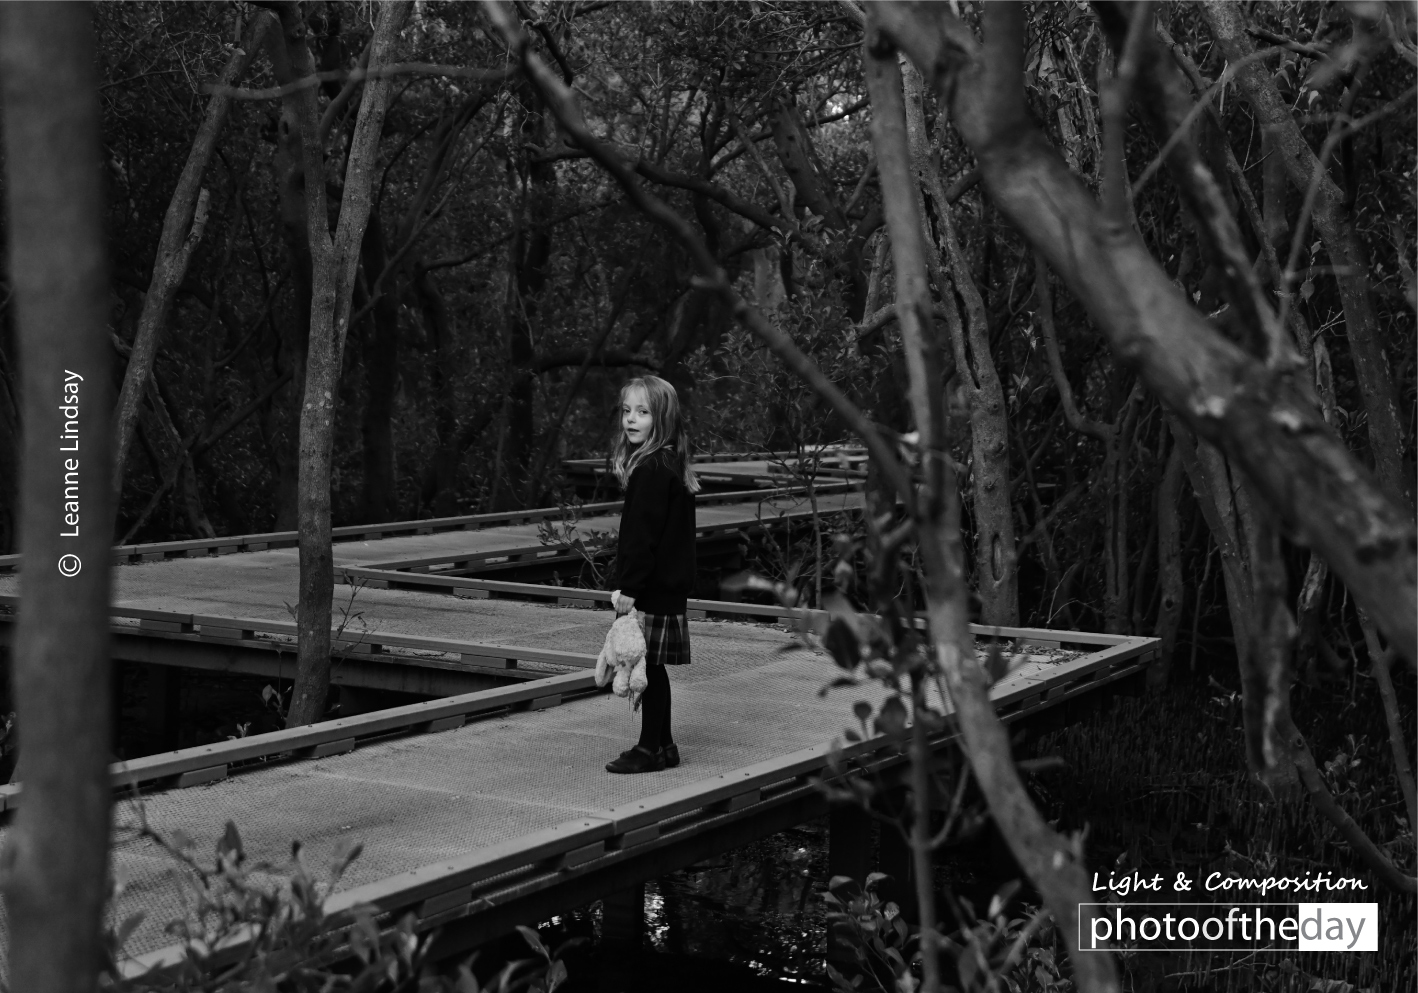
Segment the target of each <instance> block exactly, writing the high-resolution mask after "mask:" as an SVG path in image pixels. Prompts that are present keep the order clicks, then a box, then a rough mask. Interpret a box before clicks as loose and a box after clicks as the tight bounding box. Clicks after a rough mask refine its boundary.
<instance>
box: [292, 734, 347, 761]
mask: <svg viewBox="0 0 1418 993" xmlns="http://www.w3.org/2000/svg"><path fill="white" fill-rule="evenodd" d="M354 750H355V739H354V738H341V739H339V740H338V741H322V742H321V743H320V744H318V745H315V746H314V747H312V748H309V749H306V751H305V752H304V755H305V757H306V758H312V759H323V758H325V756H327V755H343V754H344V753H345V752H352V751H354Z"/></svg>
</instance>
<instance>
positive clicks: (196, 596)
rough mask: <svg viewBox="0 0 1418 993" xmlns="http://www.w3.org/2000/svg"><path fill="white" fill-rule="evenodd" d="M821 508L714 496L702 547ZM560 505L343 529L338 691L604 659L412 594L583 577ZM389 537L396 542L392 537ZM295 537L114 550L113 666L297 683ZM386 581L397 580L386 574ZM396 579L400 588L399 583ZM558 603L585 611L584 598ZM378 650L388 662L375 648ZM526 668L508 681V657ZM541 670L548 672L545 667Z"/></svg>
mask: <svg viewBox="0 0 1418 993" xmlns="http://www.w3.org/2000/svg"><path fill="white" fill-rule="evenodd" d="M817 502H818V511H819V513H822V514H832V513H840V512H855V511H856V510H858V509H859V508H860V507H861V505H862V497H861V494H860V493H859V492H856V491H854V490H852V489H851V488H849V487H843V486H838V487H836V488H835V490H829V491H827V492H824V493H822V494H821V495H820V496H819V497H818V501H817ZM587 510H589V512H590V513H589V515H588V516H586V517H583V518H582V519H581V520H580V521H579V527H580V529H581V533H582V534H584V535H590V534H593V533H594V532H597V531H611V532H613V531H614V530H615V529H616V527H617V526H618V524H619V505H618V504H605V505H596V506H593V507H590V508H587ZM811 513H812V508H811V506H810V504H809V502H808V501H807V500H806V499H805V498H804V497H802V496H801V495H795V494H792V493H783V494H779V495H774V494H771V493H765V494H726V495H720V496H716V497H711V498H706V499H703V500H701V501H700V504H699V506H698V508H697V524H698V530H699V538H700V540H701V542H712V541H716V540H718V541H723V540H729V541H733V540H737V538H736V536H737V535H739V534H742V533H748V532H752V531H755V530H758V529H761V528H765V527H772V526H775V525H777V524H779V523H782V522H788V521H801V520H804V519H806V518H808V517H810V516H811ZM559 517H560V514H559V512H558V511H557V509H556V508H549V509H543V510H533V511H519V512H517V513H514V514H503V515H479V516H476V517H465V518H444V519H440V520H432V521H417V522H405V523H403V524H385V525H371V526H367V527H361V528H345V529H338V530H339V531H341V532H343V533H341V534H339V535H337V537H339V538H340V539H341V540H339V541H337V543H336V544H335V546H334V552H335V564H336V570H337V574H338V575H339V578H340V580H341V581H343V580H345V579H346V573H351V574H357V575H356V578H355V580H354V583H355V585H353V586H350V585H346V586H345V587H344V588H343V589H342V590H337V595H336V617H335V622H336V624H337V625H339V624H341V623H342V622H343V619H344V618H343V614H342V611H347V612H349V613H350V614H351V615H355V614H357V615H358V617H356V618H354V619H353V620H351V621H350V622H349V623H347V624H345V625H344V630H343V632H342V634H343V635H344V638H343V644H344V646H345V649H346V650H345V651H344V652H343V654H344V655H346V656H347V662H346V663H345V664H342V665H341V666H338V667H337V668H336V671H335V674H334V681H335V682H336V684H338V685H346V686H352V687H365V688H375V689H384V690H397V691H402V692H409V693H422V694H448V693H458V692H467V691H471V690H474V689H480V688H485V687H487V686H489V685H494V684H495V683H493V682H490V680H495V681H496V683H501V682H505V681H507V680H509V679H516V678H521V677H524V676H527V675H535V674H537V673H539V672H541V671H543V669H544V667H545V664H551V665H567V664H570V665H575V664H577V663H576V662H575V661H574V660H568V659H564V658H558V657H556V653H557V652H559V651H560V652H566V651H573V652H586V651H590V652H591V653H592V654H594V653H595V652H596V651H597V650H598V649H599V646H598V645H596V646H592V645H591V644H590V642H589V641H586V642H584V643H581V642H578V643H577V645H578V647H575V648H567V647H564V643H563V641H562V638H561V635H560V633H559V632H558V631H556V630H542V629H540V628H538V627H537V626H535V625H534V626H532V627H531V629H530V630H528V629H527V628H526V626H524V625H520V624H517V623H513V624H511V625H510V626H509V625H508V624H504V623H502V622H500V621H499V620H498V619H497V616H496V613H495V611H493V613H491V614H488V613H484V614H482V615H479V616H478V618H477V619H476V620H471V619H470V618H471V615H469V614H468V613H467V611H466V609H465V608H464V607H463V606H461V604H460V602H459V601H456V600H453V601H450V600H449V599H448V598H447V597H443V596H428V595H426V594H424V593H421V592H417V591H415V592H401V591H398V590H396V589H391V588H390V587H391V586H395V587H397V586H398V585H399V583H398V582H397V577H396V576H395V574H396V573H400V572H402V573H417V574H418V575H420V576H423V575H426V576H429V577H430V578H433V577H438V578H447V577H454V576H459V577H471V578H470V579H468V581H466V582H462V583H460V584H459V585H457V586H456V587H452V588H450V590H451V591H452V592H458V593H461V594H463V595H464V596H469V597H487V596H494V597H496V596H520V595H521V594H519V593H517V592H516V588H515V586H512V585H510V584H505V583H498V582H496V581H492V580H489V579H488V578H487V577H490V576H496V575H497V574H498V570H502V569H506V568H508V567H516V566H519V565H520V566H526V565H528V564H532V563H545V562H547V561H551V560H556V561H562V562H565V563H568V571H569V572H571V573H573V574H574V573H575V572H576V571H577V568H578V567H579V563H580V558H579V553H577V552H576V551H575V550H573V549H570V548H568V547H567V546H566V545H565V544H564V543H563V544H555V543H553V544H546V543H543V542H542V541H541V540H540V538H539V534H538V528H539V526H540V525H541V524H542V523H543V522H544V521H546V520H547V519H559ZM390 532H392V536H385V535H386V534H389V533H390ZM294 540H295V538H294V535H293V534H280V535H247V536H242V537H239V538H222V539H216V540H214V541H187V542H165V543H162V544H157V545H138V546H128V547H125V548H119V549H116V550H115V553H114V554H115V559H116V560H117V561H120V562H122V563H126V565H125V567H123V568H119V569H117V570H116V571H115V573H114V607H115V621H114V625H115V626H114V631H115V634H116V635H117V637H116V638H115V643H114V651H115V657H116V658H119V659H123V660H126V661H135V662H146V663H155V664H161V665H176V666H185V667H191V668H202V669H208V670H216V671H226V672H235V673H245V674H254V675H260V676H263V677H268V678H269V677H276V678H289V677H290V676H291V675H292V674H293V672H292V666H293V665H294V655H293V651H292V649H293V639H294V633H295V627H294V619H293V617H292V614H291V610H290V608H289V606H288V605H291V604H294V603H295V601H296V598H297V581H298V578H299V560H298V556H297V552H296V549H295V548H294ZM5 564H9V565H10V566H11V567H12V571H11V572H10V573H8V574H0V644H3V643H6V642H8V639H9V637H10V636H11V633H12V632H11V627H12V625H10V624H8V623H3V622H4V621H8V620H10V619H11V618H12V616H13V615H12V614H11V613H6V612H4V610H3V608H5V607H6V606H7V605H8V606H9V607H10V608H13V606H14V605H15V602H16V600H17V598H18V596H19V595H20V593H21V591H22V587H23V573H22V572H21V571H17V570H13V567H16V566H18V565H19V564H20V563H19V556H11V557H7V559H6V560H5V561H0V565H5ZM386 573H389V575H385V574H386ZM391 579H393V580H395V581H393V582H391ZM561 598H562V599H563V600H567V601H575V602H578V603H585V602H586V601H585V598H584V596H582V595H579V594H578V593H577V591H573V590H565V591H562V595H561ZM376 646H378V648H379V649H381V650H377V651H371V650H370V649H372V648H375V647H376ZM509 659H516V660H518V662H519V663H520V664H519V665H518V666H517V668H516V669H513V670H509V669H508V666H507V660H509ZM539 667H542V668H539Z"/></svg>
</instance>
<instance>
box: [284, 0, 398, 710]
mask: <svg viewBox="0 0 1418 993" xmlns="http://www.w3.org/2000/svg"><path fill="white" fill-rule="evenodd" d="M408 9H409V3H408V2H407V0H384V2H382V3H381V4H380V5H379V8H378V15H377V20H376V22H375V27H374V39H373V41H372V42H371V43H370V53H369V66H370V68H371V69H373V68H375V67H377V66H381V65H385V64H387V63H389V62H390V61H392V55H393V53H394V51H395V48H396V46H397V44H398V38H399V29H400V27H401V26H402V25H403V22H404V17H405V16H406V15H407V13H408ZM282 26H283V27H284V28H285V40H286V47H287V50H288V52H290V55H291V64H292V65H293V66H294V68H295V69H296V71H297V73H298V74H299V75H300V76H309V75H313V74H314V72H315V61H314V59H313V57H312V56H311V54H310V49H309V47H308V46H307V45H306V42H305V35H304V32H303V31H301V30H299V29H300V28H301V27H303V25H300V24H299V23H298V20H297V18H296V16H295V14H294V12H292V13H289V14H283V15H282ZM389 88H390V82H389V80H387V79H383V78H378V77H376V78H372V79H369V80H366V82H365V86H364V95H363V98H362V99H361V101H360V107H359V117H358V119H357V122H356V124H355V129H354V135H353V137H352V138H351V140H350V147H349V153H348V159H347V162H346V166H345V182H344V192H343V195H342V198H341V202H340V212H339V222H338V225H337V227H336V229H335V233H334V236H333V238H332V237H331V234H330V227H329V213H328V208H327V206H326V202H325V186H324V184H323V183H306V184H305V206H306V224H307V232H308V239H309V243H310V251H311V261H312V266H311V274H312V278H311V298H310V352H309V355H308V358H307V361H306V371H305V376H306V378H305V401H306V402H305V403H304V405H303V406H302V407H301V413H300V489H299V498H298V500H299V508H300V520H299V533H300V534H299V543H300V602H299V606H298V608H297V612H296V613H297V627H298V630H299V648H298V650H297V657H296V677H295V685H294V687H292V690H291V704H290V712H289V713H288V714H287V715H286V726H287V727H294V726H296V725H300V724H313V723H315V722H316V721H318V720H320V718H321V716H322V715H323V714H324V712H325V698H326V696H327V695H328V693H329V691H330V607H331V600H332V597H333V590H334V555H333V553H332V552H331V548H330V468H331V466H330V462H331V458H332V456H333V450H334V441H335V398H336V393H337V392H338V389H339V378H340V361H341V358H342V356H343V353H344V347H345V335H346V333H347V332H348V330H349V319H350V303H351V298H352V295H353V289H354V276H355V270H356V268H357V266H358V264H359V246H360V243H361V241H362V240H363V237H364V226H365V223H366V222H367V220H368V218H369V210H370V196H369V189H370V178H371V174H372V172H373V167H374V159H375V154H376V153H377V151H378V149H379V136H380V133H381V131H382V130H383V127H384V107H385V100H386V97H387V95H388V92H389ZM286 99H287V100H290V101H293V102H295V103H296V104H297V105H298V107H297V113H298V120H299V124H300V136H301V147H302V151H303V153H304V164H305V175H306V176H308V177H309V176H323V175H324V153H323V149H322V148H321V146H320V136H319V124H320V115H319V106H318V105H317V103H316V92H315V90H314V89H313V88H310V89H304V90H300V91H298V92H296V93H293V94H290V95H289V96H288V97H287V98H286Z"/></svg>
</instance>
